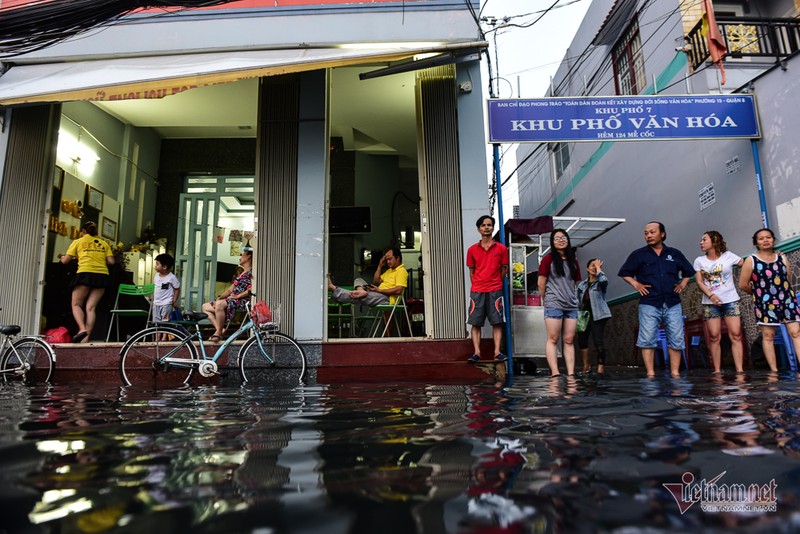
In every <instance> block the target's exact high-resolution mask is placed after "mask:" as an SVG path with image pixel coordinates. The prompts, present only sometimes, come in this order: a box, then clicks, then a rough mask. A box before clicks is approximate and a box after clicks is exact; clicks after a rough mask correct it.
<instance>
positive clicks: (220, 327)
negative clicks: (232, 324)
mask: <svg viewBox="0 0 800 534" xmlns="http://www.w3.org/2000/svg"><path fill="white" fill-rule="evenodd" d="M239 265H241V266H242V268H243V269H244V271H242V274H240V275H239V276H237V277H236V278H235V279H234V280H233V284H231V287H229V288H228V289H227V290H226V291H224V292H223V293H222V294H221V295H220V296H218V297H217V299H216V300H214V301H211V302H207V303H205V304H203V312H205V313H206V314H207V315H208V320H209V321H211V324H212V325H214V335H212V336H211V337H210V338H208V340H209V341H211V342H212V343H219V342H220V341H221V340H222V336H224V335H225V325H226V324H228V322H229V321H230V320H231V319H233V316H234V314H236V312H237V311H239V310H243V309H244V307H245V304H246V303H247V301H248V299H249V298H250V288H251V287H252V286H253V249H251V248H245V249H242V255H241V256H239Z"/></svg>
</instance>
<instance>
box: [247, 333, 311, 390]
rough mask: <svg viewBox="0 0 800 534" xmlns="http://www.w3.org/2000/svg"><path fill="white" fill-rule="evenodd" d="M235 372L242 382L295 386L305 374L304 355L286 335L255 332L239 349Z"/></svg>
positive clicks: (299, 347) (300, 348)
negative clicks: (239, 375)
mask: <svg viewBox="0 0 800 534" xmlns="http://www.w3.org/2000/svg"><path fill="white" fill-rule="evenodd" d="M259 339H260V340H261V344H260V345H259ZM239 371H240V372H241V373H242V380H244V381H245V382H276V381H280V382H284V383H299V382H300V381H302V380H303V378H304V377H305V374H306V354H305V352H303V348H302V347H301V346H300V345H298V344H297V341H295V340H294V339H292V338H291V337H290V336H287V335H286V334H281V333H280V332H257V333H256V335H254V336H253V337H251V338H250V339H248V340H247V341H246V342H245V343H244V345H242V348H241V349H239Z"/></svg>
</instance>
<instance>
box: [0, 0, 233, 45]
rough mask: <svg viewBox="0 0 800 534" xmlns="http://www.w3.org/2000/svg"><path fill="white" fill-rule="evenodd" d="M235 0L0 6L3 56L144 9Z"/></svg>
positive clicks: (67, 0)
mask: <svg viewBox="0 0 800 534" xmlns="http://www.w3.org/2000/svg"><path fill="white" fill-rule="evenodd" d="M232 1H234V0H144V1H142V0H49V1H47V2H31V3H28V4H24V5H21V6H20V5H17V6H14V7H8V8H4V9H0V57H2V58H8V57H13V56H18V55H21V54H25V53H29V52H33V51H36V50H41V49H43V48H46V47H48V46H51V45H53V44H55V43H58V42H60V41H63V40H65V39H68V38H70V37H74V36H76V35H79V34H81V33H84V32H87V31H89V30H92V29H95V28H98V27H101V26H110V25H113V24H115V23H116V22H117V21H118V20H119V18H120V17H122V16H124V15H127V14H129V13H132V12H134V11H137V10H140V9H144V8H173V9H177V10H183V9H192V8H199V7H211V6H217V5H222V4H227V3H230V2H232Z"/></svg>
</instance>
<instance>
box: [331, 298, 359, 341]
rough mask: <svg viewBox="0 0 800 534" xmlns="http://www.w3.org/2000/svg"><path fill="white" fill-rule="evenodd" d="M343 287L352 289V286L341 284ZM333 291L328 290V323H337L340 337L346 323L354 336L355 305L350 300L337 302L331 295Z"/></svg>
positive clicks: (350, 333) (350, 335) (351, 335)
mask: <svg viewBox="0 0 800 534" xmlns="http://www.w3.org/2000/svg"><path fill="white" fill-rule="evenodd" d="M341 288H342V289H348V290H350V291H352V289H353V288H352V286H341ZM331 294H332V292H331V291H328V325H331V324H335V325H336V326H337V327H338V329H339V337H342V325H346V328H347V330H348V333H349V337H353V321H354V319H355V314H354V313H353V305H352V304H350V303H349V302H336V301H335V300H333V298H332V297H331Z"/></svg>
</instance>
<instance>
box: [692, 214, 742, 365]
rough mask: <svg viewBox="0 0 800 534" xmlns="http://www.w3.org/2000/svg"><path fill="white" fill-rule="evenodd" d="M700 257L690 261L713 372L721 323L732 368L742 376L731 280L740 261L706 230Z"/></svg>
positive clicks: (738, 313)
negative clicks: (699, 298) (728, 343)
mask: <svg viewBox="0 0 800 534" xmlns="http://www.w3.org/2000/svg"><path fill="white" fill-rule="evenodd" d="M700 250H702V251H703V255H702V256H698V257H697V258H696V259H695V260H694V270H695V275H694V276H695V281H696V282H697V288H698V289H699V290H700V292H701V293H702V294H703V297H702V300H701V303H702V305H703V318H704V319H705V321H706V330H707V331H708V337H707V343H708V352H709V354H710V355H711V364H712V365H713V366H714V372H715V373H719V372H720V370H721V367H722V348H721V347H720V341H721V339H722V321H723V320H724V321H725V326H727V327H728V337H729V338H730V340H731V354H732V356H733V365H734V367H735V368H736V372H737V373H743V372H744V367H743V360H744V350H743V349H742V321H741V319H740V317H741V310H740V309H739V293H737V292H736V283H735V282H734V280H733V268H734V267H741V266H742V263H743V260H742V258H740V257H739V256H737V255H736V254H734V253H733V252H731V251H730V250H728V245H727V244H726V243H725V239H724V238H723V237H722V234H720V233H719V232H717V231H716V230H709V231H708V232H706V233H704V234H703V237H702V238H701V239H700Z"/></svg>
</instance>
